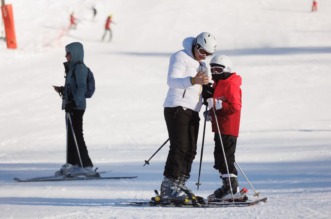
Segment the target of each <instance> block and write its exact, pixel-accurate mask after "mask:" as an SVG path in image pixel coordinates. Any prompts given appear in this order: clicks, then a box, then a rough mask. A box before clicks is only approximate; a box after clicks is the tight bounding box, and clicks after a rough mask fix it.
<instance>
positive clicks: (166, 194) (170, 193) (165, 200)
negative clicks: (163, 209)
mask: <svg viewBox="0 0 331 219" xmlns="http://www.w3.org/2000/svg"><path fill="white" fill-rule="evenodd" d="M188 199H189V197H188V195H187V194H186V192H184V191H183V190H182V189H181V188H180V187H179V179H172V178H167V177H164V179H163V181H162V184H161V189H160V202H161V203H162V204H170V203H185V202H187V200H188Z"/></svg>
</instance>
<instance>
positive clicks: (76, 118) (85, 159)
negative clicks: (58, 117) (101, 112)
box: [72, 110, 93, 167]
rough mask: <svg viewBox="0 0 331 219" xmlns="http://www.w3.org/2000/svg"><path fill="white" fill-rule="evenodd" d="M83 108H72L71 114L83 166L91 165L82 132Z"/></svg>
mask: <svg viewBox="0 0 331 219" xmlns="http://www.w3.org/2000/svg"><path fill="white" fill-rule="evenodd" d="M84 112H85V110H74V111H73V115H72V123H73V128H74V130H75V134H76V139H77V144H78V148H79V152H80V156H81V159H82V164H83V167H93V164H92V161H91V159H90V157H89V154H88V150H87V147H86V144H85V140H84V134H83V115H84Z"/></svg>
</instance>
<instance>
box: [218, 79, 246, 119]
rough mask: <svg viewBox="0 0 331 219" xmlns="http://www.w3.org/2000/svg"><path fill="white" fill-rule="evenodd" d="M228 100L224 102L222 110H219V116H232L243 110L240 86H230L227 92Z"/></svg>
mask: <svg viewBox="0 0 331 219" xmlns="http://www.w3.org/2000/svg"><path fill="white" fill-rule="evenodd" d="M225 98H226V100H225V101H223V102H222V109H220V110H217V114H218V115H231V114H234V113H236V112H240V110H241V89H240V87H239V86H235V85H230V86H229V88H228V90H227V95H226V97H225Z"/></svg>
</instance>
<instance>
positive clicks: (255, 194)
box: [235, 162, 260, 197]
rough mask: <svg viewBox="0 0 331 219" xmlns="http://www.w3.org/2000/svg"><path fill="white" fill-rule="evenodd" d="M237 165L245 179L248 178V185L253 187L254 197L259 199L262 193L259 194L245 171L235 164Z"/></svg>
mask: <svg viewBox="0 0 331 219" xmlns="http://www.w3.org/2000/svg"><path fill="white" fill-rule="evenodd" d="M235 164H236V165H237V167H238V168H239V170H240V172H241V173H242V174H243V175H244V177H245V178H246V180H247V182H248V184H249V185H250V186H251V187H252V189H253V191H254V196H256V197H259V195H260V192H257V191H256V190H255V188H254V186H253V184H252V183H251V182H250V181H249V179H248V178H247V176H246V174H245V173H244V171H243V170H242V169H241V168H240V166H239V164H238V163H237V162H235Z"/></svg>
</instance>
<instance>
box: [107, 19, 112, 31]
mask: <svg viewBox="0 0 331 219" xmlns="http://www.w3.org/2000/svg"><path fill="white" fill-rule="evenodd" d="M111 22H112V20H111V17H110V16H109V17H107V20H106V23H105V29H106V30H110V24H111Z"/></svg>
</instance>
